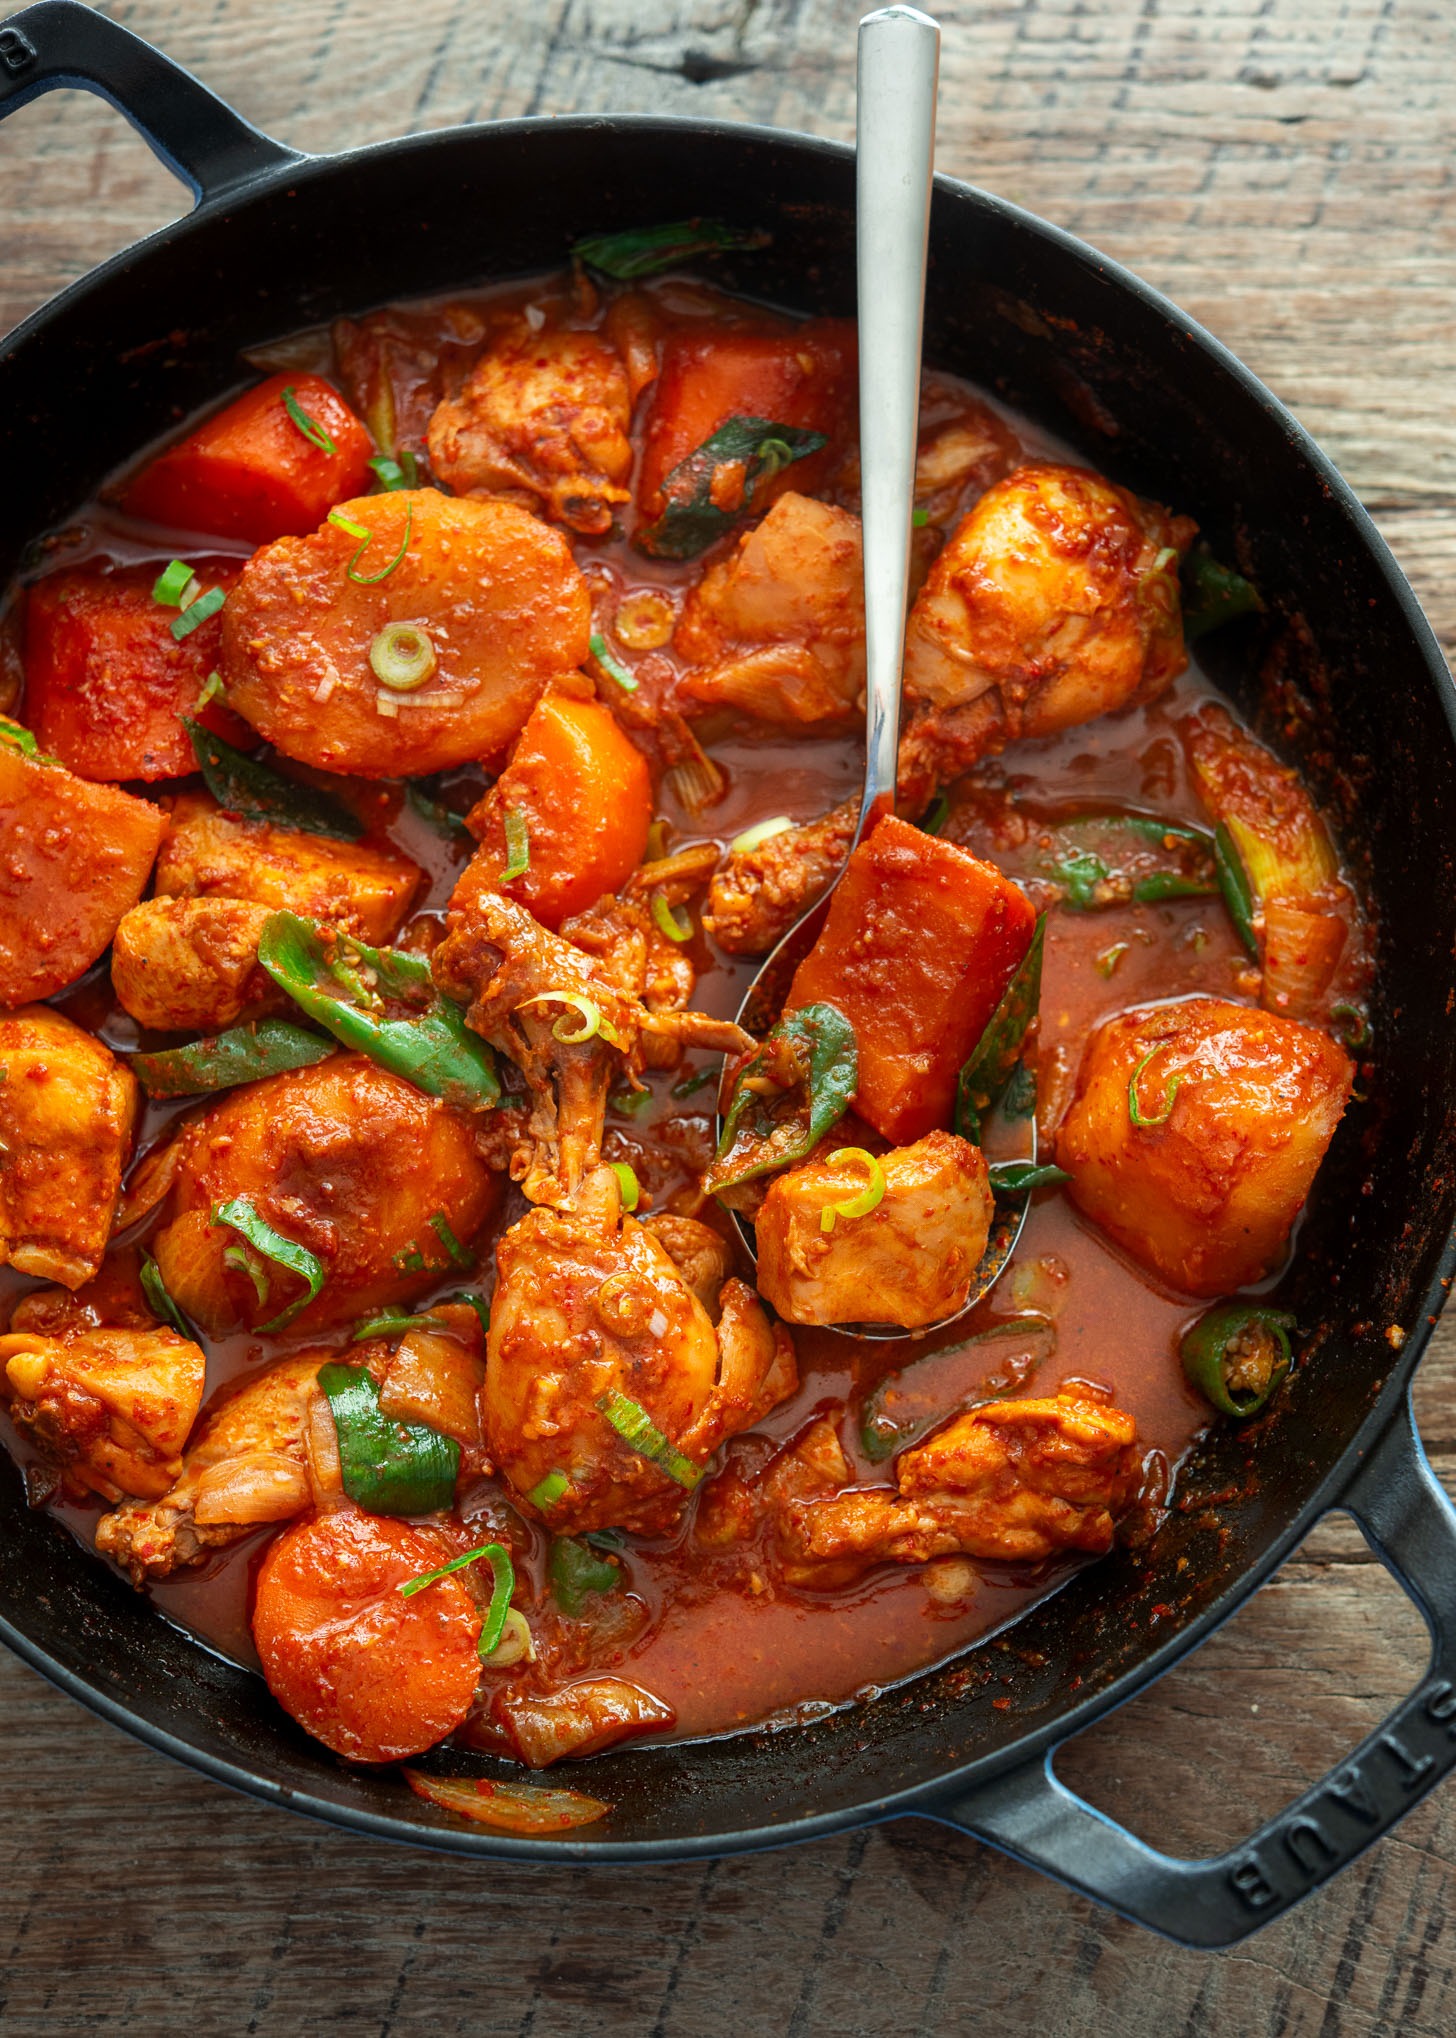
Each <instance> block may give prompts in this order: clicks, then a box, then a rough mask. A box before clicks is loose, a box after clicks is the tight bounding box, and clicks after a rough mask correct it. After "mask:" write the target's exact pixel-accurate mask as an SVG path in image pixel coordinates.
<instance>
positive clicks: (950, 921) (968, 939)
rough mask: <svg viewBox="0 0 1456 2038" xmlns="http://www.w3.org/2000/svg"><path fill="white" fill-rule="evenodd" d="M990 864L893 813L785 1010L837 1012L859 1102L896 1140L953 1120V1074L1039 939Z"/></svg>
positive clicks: (1029, 915) (861, 851)
mask: <svg viewBox="0 0 1456 2038" xmlns="http://www.w3.org/2000/svg"><path fill="white" fill-rule="evenodd" d="M1035 926H1036V915H1035V913H1034V912H1033V911H1032V908H1031V903H1030V901H1029V900H1028V899H1027V897H1026V895H1025V894H1024V893H1023V892H1021V891H1020V890H1019V889H1018V888H1017V886H1015V885H1014V884H1012V882H1011V880H1010V879H1009V878H1006V877H1003V876H1002V874H1001V872H1000V871H999V870H997V869H996V868H995V867H994V865H992V864H989V863H982V862H980V861H979V860H978V858H976V857H974V856H972V855H970V854H969V853H968V852H967V851H966V850H964V849H960V848H958V847H957V846H956V844H955V843H953V842H942V841H941V840H939V839H938V837H936V836H934V835H925V834H922V833H921V831H920V830H919V829H918V828H912V827H911V826H910V824H909V823H908V822H906V821H901V820H899V819H898V818H897V817H896V816H895V815H893V814H888V815H886V816H885V818H884V819H883V820H882V821H880V822H879V824H878V825H877V826H876V828H875V829H874V830H873V832H872V833H871V834H870V835H868V836H867V837H866V838H865V840H864V841H863V842H861V843H860V845H859V847H858V848H857V849H856V850H855V852H854V854H853V856H851V857H850V859H849V863H848V865H847V866H846V868H845V873H844V876H843V877H842V878H841V879H840V881H839V884H838V886H837V888H836V890H835V893H834V897H833V899H832V900H831V902H830V906H829V915H828V918H827V920H826V921H825V925H824V929H823V932H822V933H821V934H820V936H819V939H818V940H817V941H816V942H815V944H814V946H813V948H812V949H811V950H810V952H809V954H808V955H807V956H805V958H804V960H803V961H802V962H801V963H800V964H799V967H798V969H797V971H796V972H795V975H794V982H793V988H792V990H791V991H790V993H789V1008H790V1009H792V1008H794V1007H795V1006H798V1005H812V1004H816V1003H820V1002H823V1003H827V1004H830V1005H837V1006H838V1008H839V1010H840V1011H841V1012H843V1014H844V1016H845V1017H846V1018H847V1019H848V1020H849V1021H850V1022H851V1024H852V1025H853V1027H854V1029H855V1032H856V1033H857V1035H858V1036H859V1095H858V1099H857V1101H856V1104H855V1109H856V1111H858V1113H859V1115H860V1117H861V1118H864V1119H867V1120H868V1122H869V1123H870V1124H871V1125H873V1126H874V1128H875V1130H876V1131H877V1132H878V1133H880V1134H881V1135H882V1136H883V1137H884V1138H886V1139H888V1140H892V1141H894V1142H895V1143H896V1144H897V1145H899V1144H904V1143H907V1142H909V1141H911V1140H916V1139H920V1138H922V1137H923V1136H924V1134H926V1133H927V1132H930V1131H933V1130H934V1128H935V1127H936V1126H944V1125H946V1124H948V1123H949V1121H950V1113H951V1105H952V1102H953V1101H954V1097H955V1085H956V1076H957V1074H958V1073H959V1070H960V1067H961V1064H962V1062H964V1061H965V1059H966V1057H967V1055H969V1053H970V1051H971V1049H972V1048H973V1047H974V1046H975V1044H976V1042H977V1041H978V1040H979V1039H980V1037H981V1035H982V1033H983V1032H984V1031H985V1028H986V1023H987V1021H988V1020H989V1019H990V1017H991V1014H992V1013H993V1012H994V1011H995V1009H996V1007H997V1005H998V1004H999V1003H1000V1001H1001V995H1002V993H1003V992H1004V991H1005V989H1006V986H1007V985H1008V984H1009V983H1010V981H1011V978H1012V976H1013V974H1014V973H1015V970H1016V966H1017V964H1018V963H1019V962H1020V961H1021V958H1022V957H1023V956H1024V955H1025V953H1026V951H1027V949H1028V947H1029V946H1030V944H1031V937H1032V932H1033V930H1034V928H1035Z"/></svg>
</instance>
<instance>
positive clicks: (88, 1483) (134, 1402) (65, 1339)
mask: <svg viewBox="0 0 1456 2038" xmlns="http://www.w3.org/2000/svg"><path fill="white" fill-rule="evenodd" d="M0 1366H3V1368H4V1381H3V1385H0V1394H3V1395H4V1397H5V1400H6V1405H7V1408H8V1410H9V1413H10V1416H11V1419H12V1421H14V1422H15V1423H16V1425H17V1426H18V1427H19V1428H20V1429H22V1430H24V1431H26V1432H27V1433H28V1434H29V1435H30V1436H32V1437H34V1438H35V1440H36V1442H37V1443H39V1444H40V1446H41V1447H42V1449H43V1450H44V1451H45V1452H46V1454H47V1456H49V1457H51V1458H53V1459H55V1460H56V1461H57V1462H58V1463H59V1464H60V1466H61V1468H62V1482H63V1484H64V1485H65V1486H66V1487H67V1488H68V1489H69V1490H70V1491H72V1492H78V1491H79V1492H86V1491H90V1492H93V1493H99V1494H101V1495H102V1496H103V1497H104V1498H105V1499H107V1500H120V1499H121V1498H122V1497H123V1495H125V1494H133V1495H136V1496H138V1497H140V1498H142V1499H145V1500H157V1499H159V1498H160V1497H161V1495H162V1494H164V1493H165V1492H166V1491H167V1489H168V1488H169V1487H170V1486H171V1485H172V1483H173V1481H174V1480H175V1479H176V1478H177V1476H178V1474H179V1473H180V1472H181V1470H182V1446H183V1445H184V1444H185V1443H186V1441H187V1435H188V1432H189V1431H190V1430H191V1428H192V1425H193V1423H194V1422H195V1421H196V1420H197V1411H198V1409H199V1408H200V1407H201V1406H202V1389H203V1382H204V1379H205V1376H206V1371H207V1361H206V1359H205V1358H204V1357H203V1354H202V1352H201V1351H200V1349H199V1348H198V1346H197V1345H195V1344H194V1343H193V1342H192V1340H191V1339H190V1338H184V1337H179V1336H178V1335H177V1333H176V1332H175V1331H173V1330H166V1329H162V1328H160V1327H158V1328H156V1329H152V1330H138V1329H73V1330H67V1331H64V1332H62V1333H61V1334H60V1335H59V1336H47V1335H44V1334H42V1333H39V1332H36V1331H26V1330H20V1331H11V1332H10V1334H9V1335H8V1336H5V1337H0Z"/></svg>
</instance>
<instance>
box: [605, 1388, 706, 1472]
mask: <svg viewBox="0 0 1456 2038" xmlns="http://www.w3.org/2000/svg"><path fill="white" fill-rule="evenodd" d="M597 1407H598V1408H599V1409H600V1410H601V1411H602V1414H603V1415H604V1416H605V1417H606V1418H607V1421H608V1422H609V1423H610V1424H611V1425H612V1428H613V1429H614V1430H615V1431H616V1432H617V1435H618V1436H619V1437H620V1438H621V1439H622V1441H623V1443H624V1444H626V1446H627V1448H628V1449H629V1450H633V1451H635V1452H636V1453H637V1455H638V1457H639V1458H646V1459H647V1460H648V1461H649V1463H651V1464H654V1465H656V1466H657V1468H658V1470H659V1471H660V1472H665V1473H666V1474H667V1476H668V1478H669V1479H673V1480H676V1482H677V1484H678V1485H679V1486H685V1487H686V1488H687V1490H688V1492H689V1493H691V1492H692V1490H693V1488H694V1487H695V1486H696V1485H697V1483H698V1481H699V1480H700V1479H701V1478H702V1476H703V1472H704V1469H705V1468H704V1467H703V1466H702V1465H695V1464H694V1463H693V1461H692V1459H691V1458H685V1457H684V1456H683V1454H682V1452H681V1451H680V1450H679V1449H678V1448H677V1445H676V1444H674V1443H670V1442H669V1441H668V1439H667V1438H666V1437H665V1436H664V1435H663V1433H662V1431H661V1430H660V1429H659V1428H658V1427H657V1424H656V1423H655V1422H654V1421H653V1420H652V1417H651V1416H650V1415H649V1414H648V1413H647V1410H646V1409H645V1408H643V1407H641V1406H640V1405H639V1404H638V1403H637V1402H635V1401H634V1400H633V1399H632V1398H631V1396H630V1395H627V1394H624V1393H622V1391H621V1389H620V1388H617V1387H614V1388H612V1390H611V1392H610V1393H608V1394H603V1395H601V1396H599V1397H598V1400H597Z"/></svg>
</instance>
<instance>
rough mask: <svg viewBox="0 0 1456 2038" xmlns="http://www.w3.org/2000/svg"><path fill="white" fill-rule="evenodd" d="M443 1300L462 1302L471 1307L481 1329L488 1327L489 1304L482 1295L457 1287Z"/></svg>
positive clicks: (487, 1328)
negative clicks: (478, 1319)
mask: <svg viewBox="0 0 1456 2038" xmlns="http://www.w3.org/2000/svg"><path fill="white" fill-rule="evenodd" d="M445 1300H446V1302H459V1303H463V1304H464V1306H465V1307H466V1308H467V1309H473V1310H474V1311H475V1313H476V1315H477V1316H478V1317H479V1318H480V1327H481V1329H482V1330H489V1329H490V1304H489V1303H488V1302H487V1301H486V1299H485V1297H484V1296H483V1295H472V1294H471V1292H470V1290H469V1289H468V1288H457V1289H456V1291H455V1293H454V1294H453V1295H447V1296H446V1297H445Z"/></svg>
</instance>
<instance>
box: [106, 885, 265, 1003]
mask: <svg viewBox="0 0 1456 2038" xmlns="http://www.w3.org/2000/svg"><path fill="white" fill-rule="evenodd" d="M269 911H270V909H269V908H268V907H267V906H254V905H250V904H249V903H248V902H247V901H246V900H244V899H169V898H156V899H144V900H143V901H142V903H141V904H140V905H139V906H133V907H132V909H131V911H130V912H129V913H128V914H127V915H126V918H125V919H124V920H123V921H122V923H121V925H120V926H119V927H118V928H117V930H116V938H115V940H114V941H113V942H112V945H111V988H112V989H113V990H114V991H115V993H116V997H117V1002H118V1003H119V1004H120V1006H121V1007H122V1010H123V1011H125V1012H129V1013H130V1014H131V1016H132V1018H133V1019H135V1020H136V1022H137V1024H138V1025H139V1026H150V1027H154V1028H156V1030H157V1031H158V1032H161V1033H220V1032H221V1031H222V1029H223V1028H224V1027H225V1026H231V1025H232V1023H233V1021H234V1020H235V1019H238V1018H241V1016H242V1014H243V1013H244V1012H247V1013H249V1014H251V1015H253V1016H256V1015H257V1014H258V1013H260V1012H265V1011H279V1010H282V1009H283V1008H284V1007H285V1006H286V1005H287V1003H288V1000H287V999H286V998H285V997H284V995H283V993H282V992H281V991H280V990H279V989H278V988H277V986H276V985H275V984H274V982H273V979H272V978H271V977H270V976H269V974H268V972H267V971H266V970H265V969H264V968H263V967H262V965H261V963H260V962H259V961H258V938H259V936H260V935H261V934H262V931H263V927H264V925H265V923H266V922H267V920H268V918H269Z"/></svg>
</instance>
